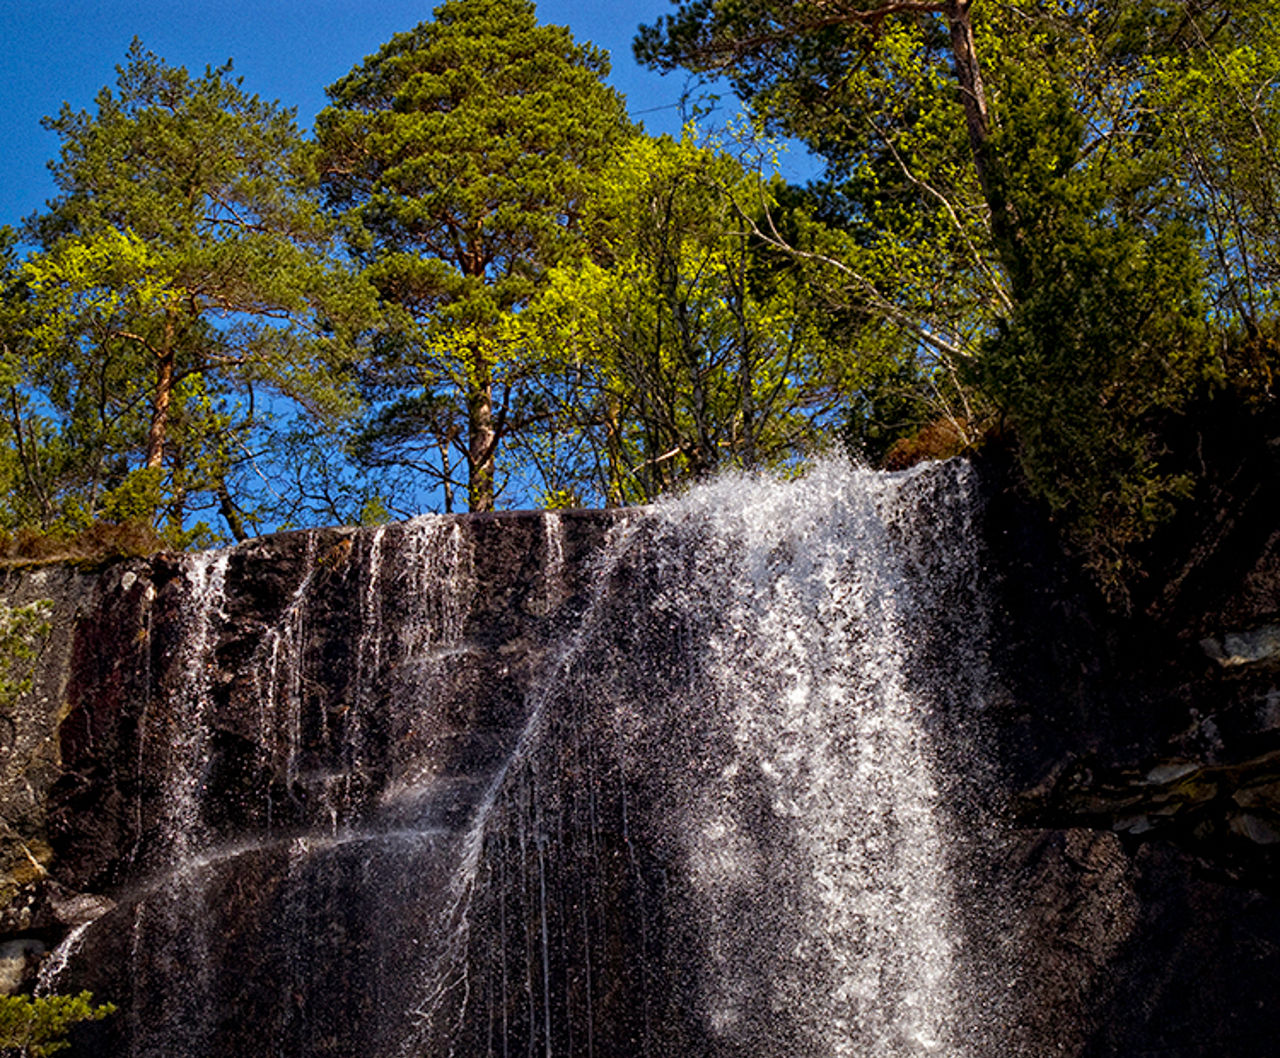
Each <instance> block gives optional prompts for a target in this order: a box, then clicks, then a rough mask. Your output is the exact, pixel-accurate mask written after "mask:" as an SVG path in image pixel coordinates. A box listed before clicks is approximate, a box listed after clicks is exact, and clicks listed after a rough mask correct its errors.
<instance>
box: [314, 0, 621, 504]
mask: <svg viewBox="0 0 1280 1058" xmlns="http://www.w3.org/2000/svg"><path fill="white" fill-rule="evenodd" d="M608 70H609V65H608V58H607V56H606V55H605V53H604V52H602V51H600V50H599V49H598V48H595V47H594V46H592V45H590V44H578V43H576V42H575V41H574V39H573V37H572V36H571V35H570V33H569V31H568V29H566V28H564V27H560V26H544V25H539V24H538V21H537V18H536V15H535V11H534V5H533V4H532V3H531V2H530V0H449V2H447V3H444V4H441V5H440V6H439V7H437V8H436V9H435V12H434V17H433V18H432V19H431V20H430V21H427V22H423V23H421V24H420V25H418V26H416V27H414V28H413V29H411V30H409V31H408V32H406V33H401V34H398V35H397V36H395V37H394V38H393V39H392V40H391V41H389V42H388V43H387V44H385V45H384V46H383V47H382V48H381V49H380V50H379V51H378V52H377V53H376V54H374V55H372V56H370V57H369V58H367V59H366V60H365V61H364V62H363V63H361V64H360V65H359V66H357V67H356V68H355V69H354V70H352V72H351V73H350V74H348V75H347V76H346V77H344V78H343V79H342V80H341V81H339V82H337V83H336V84H334V85H333V86H331V87H330V88H329V90H328V92H329V98H330V100H331V101H332V105H331V106H330V107H329V108H328V109H327V110H325V111H324V112H323V113H322V114H321V115H320V116H319V118H318V121H317V131H316V135H317V140H318V142H319V144H320V147H321V151H322V156H323V163H322V176H323V180H324V184H325V187H326V188H327V190H328V194H329V197H330V201H331V203H332V205H333V206H334V207H335V208H338V209H342V210H345V211H347V212H348V216H349V218H350V222H351V244H352V248H353V250H354V252H355V253H356V255H357V257H358V259H359V260H360V261H361V263H362V264H363V265H364V267H365V269H366V274H367V275H368V276H369V277H370V278H371V280H372V281H373V283H374V284H375V285H376V286H377V288H378V290H379V291H380V293H381V294H382V296H383V298H384V299H385V300H386V302H387V303H388V304H389V305H391V306H394V307H395V308H396V309H397V310H398V311H399V314H400V327H399V331H398V333H397V334H396V335H395V336H393V337H391V338H389V339H388V341H387V343H386V349H385V355H384V356H382V357H381V358H380V360H379V361H378V363H377V364H376V365H374V366H373V367H372V368H371V370H370V372H369V378H370V387H371V391H372V392H373V393H374V395H375V396H376V397H379V398H382V403H381V406H380V408H379V409H378V414H377V415H376V417H375V419H374V420H373V422H372V423H371V429H370V432H369V434H368V442H369V443H368V446H367V450H369V451H376V452H378V453H380V457H381V458H382V459H383V460H384V461H387V462H392V463H394V462H396V461H397V460H398V459H403V460H405V461H406V462H408V461H413V460H416V465H417V469H419V470H420V471H423V472H426V473H429V474H431V475H433V476H434V477H435V478H436V482H435V484H440V485H443V487H444V492H445V506H446V507H451V506H452V494H453V493H452V490H453V488H454V484H455V477H454V471H453V467H452V459H453V454H454V449H455V446H456V447H457V448H458V449H460V450H461V457H462V460H461V461H462V462H463V463H464V464H465V467H466V478H465V486H466V489H467V494H468V497H469V506H470V508H471V509H472V510H488V509H491V508H492V507H493V505H494V500H495V495H496V484H495V473H496V467H497V453H498V449H499V447H500V445H501V444H502V441H503V438H504V436H505V435H507V434H508V433H509V432H510V431H511V430H513V429H517V428H519V426H520V422H521V416H522V411H521V408H520V401H521V396H522V394H521V378H522V367H523V365H522V364H521V362H520V357H519V353H518V351H516V350H512V349H511V348H509V347H508V346H507V345H506V343H504V342H503V341H502V340H501V338H500V335H499V330H500V326H499V325H500V323H501V321H502V319H503V317H504V314H507V313H510V312H512V311H513V310H518V309H519V308H520V307H521V306H523V305H524V304H525V303H526V302H527V301H528V300H529V298H530V296H531V295H532V294H533V293H534V292H535V291H536V290H537V289H538V287H539V285H540V284H541V282H542V278H543V276H544V274H545V272H546V271H547V269H548V268H550V267H551V266H553V265H554V264H555V263H556V262H557V261H559V260H560V259H561V257H562V256H563V255H564V253H565V252H566V250H567V248H568V247H569V246H570V245H571V244H572V242H573V240H574V239H575V238H576V234H577V226H578V218H579V214H580V212H581V210H582V205H583V201H584V199H585V197H586V196H587V195H588V193H589V191H590V188H591V186H592V182H593V180H594V179H595V178H596V174H597V173H598V172H599V171H600V170H601V169H602V167H603V166H604V165H605V164H606V163H607V161H608V160H609V158H610V157H611V156H612V154H613V152H614V150H615V149H616V147H617V145H618V144H619V143H620V142H621V141H623V140H625V139H626V138H627V137H628V136H629V135H630V134H631V125H630V123H629V122H628V119H627V117H626V110H625V106H624V104H623V100H622V99H621V97H620V96H618V94H617V93H616V92H614V91H613V90H612V89H611V88H609V87H607V86H606V85H605V84H604V81H603V78H604V77H605V75H606V74H607V73H608ZM424 440H426V442H427V446H428V448H429V449H430V448H431V447H433V446H434V448H435V454H434V455H433V456H430V457H428V458H419V457H417V456H415V454H414V453H415V450H420V449H421V447H422V445H423V442H424Z"/></svg>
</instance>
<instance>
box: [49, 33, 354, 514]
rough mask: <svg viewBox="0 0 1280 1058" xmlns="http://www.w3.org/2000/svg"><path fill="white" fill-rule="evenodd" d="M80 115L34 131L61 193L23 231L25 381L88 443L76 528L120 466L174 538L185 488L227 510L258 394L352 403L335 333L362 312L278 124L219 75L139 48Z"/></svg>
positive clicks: (292, 142)
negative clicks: (40, 135)
mask: <svg viewBox="0 0 1280 1058" xmlns="http://www.w3.org/2000/svg"><path fill="white" fill-rule="evenodd" d="M95 104H96V105H95V111H94V112H92V113H90V112H88V111H75V110H73V109H72V108H71V107H70V106H69V105H64V107H63V109H62V110H61V112H60V113H59V114H58V115H57V116H56V117H54V118H50V119H47V120H46V122H45V124H46V127H48V128H50V129H52V130H53V131H54V132H56V133H57V134H58V135H59V137H60V138H61V140H62V150H61V156H60V158H59V160H58V161H57V162H55V163H54V164H53V165H52V169H53V174H54V179H55V181H56V183H57V185H58V187H59V189H60V191H61V194H60V196H59V197H58V198H57V199H55V200H54V201H53V202H52V203H51V206H50V208H49V210H48V212H47V213H45V214H43V215H39V216H36V217H34V218H32V219H31V221H29V222H28V227H29V230H30V232H31V234H32V235H33V236H34V237H35V238H37V239H38V240H39V243H40V247H41V249H40V252H38V253H37V254H35V255H33V256H32V257H31V259H30V260H29V261H28V262H27V263H26V264H25V266H24V277H25V281H26V285H27V288H28V290H29V292H30V296H31V300H32V306H33V311H34V313H35V314H36V315H37V318H38V321H39V323H38V327H37V328H36V330H35V332H34V334H33V335H32V338H31V341H30V348H29V356H28V364H27V370H28V374H27V378H26V383H27V385H28V386H29V387H34V388H37V389H42V390H43V392H44V394H45V396H46V399H47V401H48V402H49V404H50V405H51V406H52V407H54V408H55V409H56V410H57V411H58V412H59V413H60V414H61V415H62V416H63V417H64V422H65V424H66V429H65V430H64V433H65V434H67V436H68V437H70V436H71V435H77V436H79V437H80V439H82V440H84V439H87V440H86V441H85V443H86V444H87V445H88V450H87V451H86V452H85V453H84V458H85V459H86V461H87V462H88V463H90V464H93V468H94V469H92V470H91V471H88V472H87V474H88V477H90V478H91V479H93V484H94V488H93V489H91V490H90V495H89V496H88V505H89V508H90V512H89V513H90V516H91V515H92V514H93V513H94V512H95V511H96V510H97V509H98V500H99V494H100V493H101V485H102V484H104V482H103V478H104V476H105V477H107V479H108V481H111V480H114V484H115V486H116V487H117V488H118V487H119V486H120V484H121V481H122V479H121V478H120V471H121V469H123V468H126V467H127V468H128V469H130V470H132V471H133V477H132V483H131V486H130V488H129V489H127V490H126V491H127V493H128V494H129V495H131V496H133V497H134V498H135V501H136V505H137V506H139V507H140V508H141V509H143V510H145V509H146V508H148V507H151V508H152V509H154V506H155V505H156V504H157V503H159V502H160V501H161V499H162V497H163V500H164V505H165V507H166V509H167V511H168V514H169V519H170V522H171V524H172V525H173V526H174V527H175V529H177V528H179V527H180V526H181V525H182V523H183V520H184V516H185V510H186V508H185V504H186V503H187V501H188V500H189V498H190V497H191V496H192V495H193V494H194V493H196V492H200V491H203V492H204V493H206V494H208V495H210V496H212V497H214V498H215V501H216V502H220V503H221V504H222V505H223V507H224V510H225V509H227V508H228V507H234V505H235V504H234V500H233V497H232V496H231V492H230V483H229V477H230V474H231V471H232V469H233V467H234V466H235V465H236V464H237V463H242V462H243V458H244V455H243V454H244V453H245V452H247V451H249V450H250V446H251V444H252V442H251V439H250V438H251V435H252V433H253V431H254V429H255V427H256V426H258V425H259V424H260V418H259V417H258V415H257V412H256V406H255V402H256V400H257V393H258V391H259V390H262V391H266V393H268V394H278V395H280V396H282V397H285V398H287V399H289V400H292V401H295V402H297V403H298V404H299V405H300V406H301V407H303V408H305V409H306V410H307V411H308V412H309V413H312V414H315V415H317V416H319V417H321V418H322V419H323V418H325V417H330V418H332V417H333V416H336V415H338V414H339V413H342V412H346V411H349V410H350V409H351V407H352V400H351V398H352V394H351V391H350V386H349V381H348V378H347V374H348V372H349V361H350V344H349V341H348V340H347V339H348V331H349V330H350V329H351V328H352V327H353V326H355V325H358V324H360V323H362V322H364V321H366V320H367V319H368V313H369V312H370V311H371V309H372V300H371V299H370V298H369V297H367V296H366V295H365V293H364V291H363V289H362V286H361V284H360V282H359V281H358V280H356V279H353V278H352V277H351V276H350V275H349V274H348V273H347V272H346V271H345V270H344V269H343V268H342V267H341V265H340V263H339V262H338V260H337V259H336V258H335V255H334V252H333V251H334V246H333V241H332V231H331V225H330V224H329V222H328V220H327V218H326V217H325V215H324V214H323V212H322V211H321V210H320V208H319V205H318V203H317V202H316V201H315V199H314V197H313V196H312V195H311V188H312V187H313V186H314V171H313V169H312V167H311V161H310V155H309V153H308V150H307V149H306V147H305V145H304V143H303V142H302V140H301V139H300V137H299V135H298V132H297V128H296V126H295V123H294V120H293V114H292V112H290V111H287V110H284V109H282V108H280V107H279V106H278V105H277V104H274V103H266V102H263V101H262V100H260V99H258V97H256V96H252V95H248V94H246V93H245V92H244V91H243V89H242V88H241V86H240V81H239V80H237V79H233V78H232V76H231V67H230V65H229V64H228V65H227V66H224V67H221V68H219V69H208V70H206V71H205V73H204V74H203V75H202V76H200V77H192V76H191V75H190V74H188V73H187V71H186V70H185V69H181V68H175V67H171V66H169V65H167V64H166V63H164V62H163V61H162V60H161V59H159V58H157V57H156V56H155V55H152V54H151V53H149V52H147V51H146V50H145V49H144V48H143V47H142V46H141V44H140V43H138V42H137V41H135V42H134V43H133V45H132V46H131V47H130V50H129V54H128V57H127V60H126V62H125V64H124V65H123V66H121V67H119V68H118V78H117V83H116V87H115V90H112V89H110V88H104V89H103V90H102V91H101V92H100V93H99V94H98V96H97V99H96V101H95ZM139 428H141V430H142V435H141V436H139V435H138V430H139ZM135 447H136V449H140V452H139V453H138V459H137V462H136V463H135V462H134V456H133V454H132V451H131V450H133V449H135ZM104 462H106V463H111V464H112V467H111V469H110V473H109V474H104V471H105V470H106V468H105V467H104V466H103V464H104ZM233 524H234V522H233Z"/></svg>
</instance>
